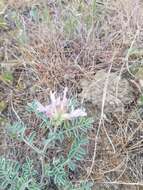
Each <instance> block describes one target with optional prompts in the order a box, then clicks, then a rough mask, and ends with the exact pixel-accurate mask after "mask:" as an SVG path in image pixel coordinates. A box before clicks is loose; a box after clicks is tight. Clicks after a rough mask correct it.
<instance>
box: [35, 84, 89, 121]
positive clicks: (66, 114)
mask: <svg viewBox="0 0 143 190" xmlns="http://www.w3.org/2000/svg"><path fill="white" fill-rule="evenodd" d="M67 91H68V89H67V88H65V89H64V92H63V97H62V98H61V97H60V96H59V97H56V93H55V92H54V93H52V92H50V99H51V103H50V104H48V105H46V106H43V105H42V104H40V103H39V104H38V108H37V109H38V111H39V112H42V113H45V114H46V116H47V117H48V118H50V119H51V120H54V121H58V120H60V121H64V120H71V119H73V118H77V117H83V116H86V115H87V113H86V112H85V111H84V110H82V109H81V108H78V109H74V108H72V109H71V110H70V109H69V107H70V106H69V99H68V98H67Z"/></svg>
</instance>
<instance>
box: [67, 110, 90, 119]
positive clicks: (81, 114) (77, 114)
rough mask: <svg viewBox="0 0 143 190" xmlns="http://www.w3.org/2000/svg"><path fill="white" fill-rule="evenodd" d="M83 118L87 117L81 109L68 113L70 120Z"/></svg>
mask: <svg viewBox="0 0 143 190" xmlns="http://www.w3.org/2000/svg"><path fill="white" fill-rule="evenodd" d="M84 116H87V113H86V112H85V111H84V110H82V109H76V110H73V111H72V112H71V113H70V118H74V117H84Z"/></svg>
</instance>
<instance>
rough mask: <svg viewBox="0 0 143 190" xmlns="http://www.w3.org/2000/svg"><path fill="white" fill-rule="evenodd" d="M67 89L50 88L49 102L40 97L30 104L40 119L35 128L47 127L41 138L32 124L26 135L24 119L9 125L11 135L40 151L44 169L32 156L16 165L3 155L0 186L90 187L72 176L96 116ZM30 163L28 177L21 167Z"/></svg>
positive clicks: (74, 189) (75, 189)
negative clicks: (23, 162) (68, 94)
mask: <svg viewBox="0 0 143 190" xmlns="http://www.w3.org/2000/svg"><path fill="white" fill-rule="evenodd" d="M67 92H68V89H67V88H65V89H64V92H63V94H61V95H60V96H57V95H56V93H55V92H54V93H52V92H50V102H49V103H48V104H47V105H45V106H43V105H42V104H41V103H40V102H38V101H37V100H34V101H33V102H32V103H30V104H28V111H29V112H34V113H35V114H36V116H37V117H38V118H39V120H40V122H39V125H38V126H36V128H39V129H40V130H42V131H44V133H42V134H43V136H42V138H41V139H42V140H41V142H39V141H38V140H37V139H38V138H37V136H38V134H37V133H36V131H34V130H33V129H32V128H31V132H30V134H28V135H27V132H26V131H27V128H28V127H27V126H26V125H25V124H24V123H22V122H15V123H14V124H13V125H11V126H9V127H8V131H9V134H10V135H12V136H13V135H14V137H17V140H20V141H23V142H24V143H25V144H26V145H27V146H29V147H30V148H31V151H33V152H35V153H36V154H37V157H38V158H39V161H40V163H41V167H40V168H41V169H40V170H41V171H39V170H38V169H36V168H35V167H34V164H33V163H34V162H35V160H34V158H33V160H31V159H30V158H28V159H26V161H25V162H26V163H25V165H22V166H20V165H19V164H16V165H17V167H15V164H13V162H14V161H9V160H6V159H5V158H1V160H0V164H1V162H2V163H5V164H3V168H2V169H0V188H2V187H5V189H6V188H8V187H9V189H10V190H13V189H15V190H20V189H21V190H22V189H23V190H31V189H32V190H38V189H39V190H44V189H48V188H49V187H50V185H51V184H53V186H54V188H57V189H58V190H90V189H91V184H90V183H86V182H84V183H82V182H81V183H78V184H77V183H76V182H72V180H70V177H69V176H70V172H71V171H72V172H74V171H78V168H79V165H80V162H81V161H82V160H84V157H85V155H86V149H85V147H86V145H87V143H88V138H87V136H88V130H89V129H90V127H91V126H92V123H93V120H92V119H91V118H88V117H87V113H86V111H85V110H84V109H83V108H80V107H78V106H77V105H74V104H73V103H72V101H71V98H67ZM28 129H29V128H28ZM39 144H40V146H39ZM51 150H52V151H53V150H54V154H53V156H51V155H50V151H51ZM27 160H28V162H27ZM10 163H11V167H12V166H13V165H14V167H12V168H11V170H10V172H9V171H7V170H8V167H7V165H9V164H10ZM27 163H28V166H29V167H26V168H28V169H27V172H26V177H25V173H22V172H21V171H23V170H24V168H25V166H27ZM29 163H30V164H29ZM15 168H16V169H15ZM80 175H81V174H80ZM5 176H7V178H5ZM10 176H13V177H12V180H9V179H11V177H10ZM39 179H40V180H39ZM45 181H46V183H45ZM17 183H18V184H17ZM3 189H4V188H3Z"/></svg>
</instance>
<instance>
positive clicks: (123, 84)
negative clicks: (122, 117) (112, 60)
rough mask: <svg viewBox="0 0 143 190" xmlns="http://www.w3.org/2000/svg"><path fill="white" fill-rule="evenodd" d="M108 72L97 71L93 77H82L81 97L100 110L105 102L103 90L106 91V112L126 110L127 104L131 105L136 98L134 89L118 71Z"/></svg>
mask: <svg viewBox="0 0 143 190" xmlns="http://www.w3.org/2000/svg"><path fill="white" fill-rule="evenodd" d="M107 76H108V74H107V73H106V72H105V71H104V70H101V71H99V72H97V74H96V75H95V76H94V78H93V79H91V80H88V79H82V80H81V81H80V84H81V87H82V92H81V94H80V97H81V98H82V100H84V102H85V103H86V102H89V103H90V104H92V108H93V107H94V109H97V110H100V111H101V107H102V102H103V91H105V92H106V98H105V104H104V113H105V114H106V113H113V112H121V111H123V110H124V107H125V105H129V104H130V103H131V102H133V100H134V95H133V89H132V87H131V85H130V83H129V82H128V80H127V79H125V78H120V80H119V75H118V73H110V75H109V78H108V85H107V89H106V90H104V89H105V85H106V83H107Z"/></svg>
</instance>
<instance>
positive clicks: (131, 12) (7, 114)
mask: <svg viewBox="0 0 143 190" xmlns="http://www.w3.org/2000/svg"><path fill="white" fill-rule="evenodd" d="M59 2H60V1H59ZM63 2H64V1H63ZM7 5H8V6H7ZM31 6H36V7H38V8H37V10H38V11H39V12H38V13H39V14H42V13H43V12H44V11H43V10H44V7H45V6H46V9H45V11H47V12H46V13H47V20H44V21H43V22H41V21H38V22H36V21H35V22H34V21H33V20H31V17H29V16H27V15H29V12H28V11H29V8H30V7H31ZM6 7H7V9H6V12H5V15H8V14H9V12H10V11H12V10H13V9H14V10H15V11H16V12H17V18H20V20H21V22H22V24H21V25H20V26H18V27H17V28H15V27H14V29H13V28H11V25H10V26H9V29H6V30H3V29H2V30H1V31H0V33H1V37H0V44H1V47H0V48H1V52H0V59H1V73H3V72H4V71H5V70H8V71H12V74H13V76H14V79H13V81H12V83H7V82H6V81H5V80H2V79H1V84H0V88H1V93H0V94H1V97H0V98H1V101H5V102H6V108H5V109H4V110H2V113H1V118H6V120H7V121H8V120H9V121H10V122H12V121H14V120H15V119H19V120H21V119H22V120H25V121H26V122H30V123H31V124H32V125H34V124H35V126H36V122H37V121H36V120H35V118H34V119H33V116H31V115H30V116H29V115H27V113H26V112H25V111H24V110H25V105H26V104H27V102H30V101H32V100H33V99H34V98H37V99H39V100H40V101H41V102H42V101H43V102H44V101H46V100H47V96H48V93H49V90H51V89H52V90H57V91H60V90H62V89H63V88H64V87H65V86H68V87H69V94H70V95H71V94H72V95H74V96H76V97H78V93H79V91H80V90H81V89H80V83H79V81H80V79H82V78H90V77H92V76H93V75H95V74H96V72H97V71H98V70H102V69H105V70H106V71H109V73H110V72H115V71H116V72H118V73H120V74H121V75H122V74H123V73H125V72H126V73H128V74H130V78H132V80H133V81H134V84H135V85H138V83H137V82H138V78H137V77H135V76H134V74H133V73H132V70H130V69H132V68H134V67H135V66H136V65H141V64H142V54H138V53H137V54H136V55H133V56H132V51H133V50H134V49H135V50H137V52H138V50H139V49H141V50H142V48H143V45H142V44H143V36H142V30H143V13H142V12H143V3H142V1H140V0H136V1H134V0H118V1H115V0H104V1H103V3H97V4H96V7H94V4H92V1H85V2H84V1H82V2H81V3H80V1H71V2H65V3H58V2H55V1H48V2H47V3H46V1H44V0H43V1H42V0H41V1H40V2H37V1H30V0H27V1H16V0H9V1H8V4H6ZM24 10H25V14H24ZM46 13H45V14H46ZM68 19H69V20H68ZM11 22H12V21H11ZM23 30H25V31H26V35H27V36H28V41H26V42H24V43H19V38H18V37H21V38H22V37H23V36H21V31H23ZM107 78H108V77H107ZM119 82H120V81H119ZM107 84H109V85H110V81H108V80H107ZM107 84H105V91H104V95H103V97H101V98H103V104H102V113H101V118H100V121H99V123H98V122H96V123H95V126H94V127H93V131H94V133H93V132H92V133H91V135H90V136H89V139H90V140H91V143H90V146H89V147H88V149H89V152H90V155H89V158H87V161H86V163H85V165H86V168H85V170H84V173H86V174H85V176H84V179H85V178H86V177H88V179H92V180H93V181H95V182H97V183H103V186H102V188H106V187H107V189H111V188H112V187H111V186H109V185H110V184H111V185H116V184H117V186H118V185H121V184H123V185H124V186H123V187H122V186H119V188H118V189H126V185H127V184H128V185H129V186H130V185H131V186H135V185H137V186H138V185H140V186H142V181H143V174H142V167H143V166H142V164H143V156H142V133H143V131H142V127H143V122H142V119H141V118H140V116H139V114H138V116H137V115H135V116H134V115H131V113H133V111H134V110H136V112H138V107H137V105H136V104H137V101H135V104H134V106H133V108H129V110H126V112H124V113H123V115H122V116H121V117H119V116H114V117H111V118H110V119H108V120H105V118H104V102H105V101H106V92H107V90H108V85H107ZM0 125H1V123H0ZM2 135H3V131H2ZM9 146H10V147H14V149H15V148H16V146H19V145H18V144H17V145H16V144H15V142H12V143H11V144H10V145H9V144H7V143H6V140H4V142H2V147H5V148H4V149H5V150H4V152H5V153H7V152H11V148H9ZM20 149H21V148H20ZM93 150H94V151H93ZM20 151H21V152H22V153H21V154H22V155H23V154H25V153H26V154H29V153H28V150H27V149H26V148H23V150H20ZM93 152H94V153H93ZM7 154H8V153H7ZM97 188H98V187H97ZM95 189H96V188H95ZM113 189H115V186H114V187H113ZM130 189H131V188H130ZM137 189H139V188H138V187H137Z"/></svg>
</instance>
